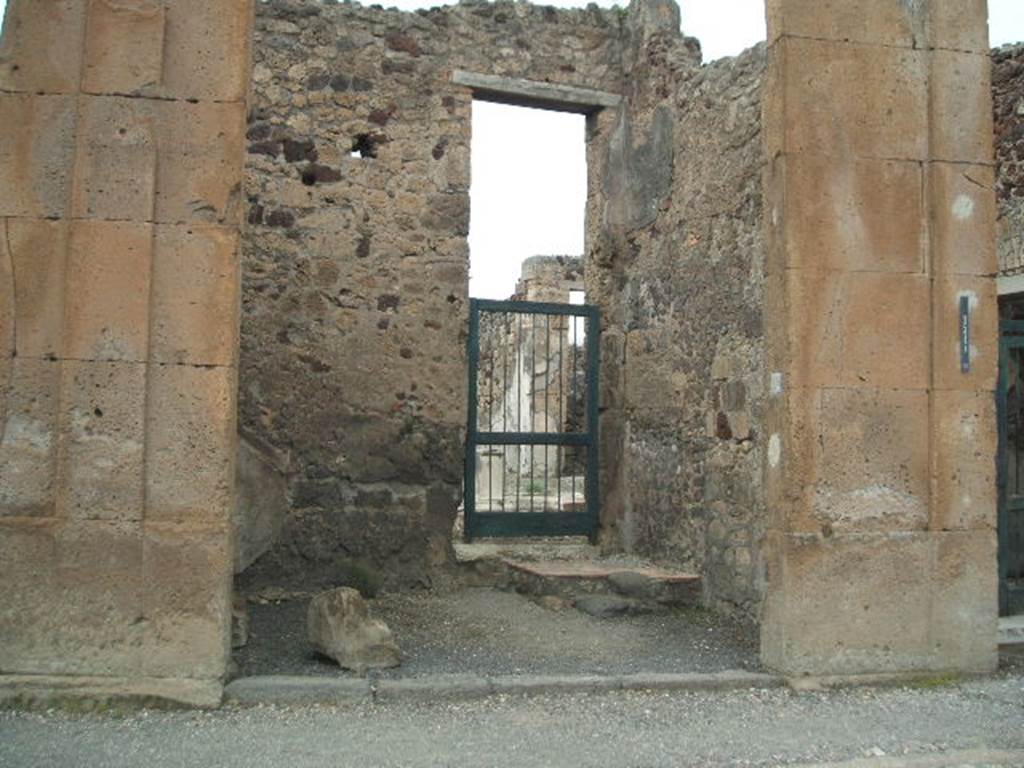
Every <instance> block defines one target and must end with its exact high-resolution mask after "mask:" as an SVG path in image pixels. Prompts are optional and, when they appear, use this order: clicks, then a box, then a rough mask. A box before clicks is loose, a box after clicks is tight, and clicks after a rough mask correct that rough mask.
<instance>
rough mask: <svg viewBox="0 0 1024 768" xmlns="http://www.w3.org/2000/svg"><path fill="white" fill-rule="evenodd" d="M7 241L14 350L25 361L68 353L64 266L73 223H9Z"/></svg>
mask: <svg viewBox="0 0 1024 768" xmlns="http://www.w3.org/2000/svg"><path fill="white" fill-rule="evenodd" d="M5 226H6V233H5V234H6V237H5V238H4V240H3V241H2V242H0V253H2V251H3V250H4V248H5V244H6V245H9V246H10V253H9V254H8V256H9V259H10V261H9V263H10V264H11V266H12V268H13V274H12V276H11V283H10V285H11V288H12V293H13V300H14V329H15V331H16V337H15V339H14V349H15V350H16V351H17V354H18V355H19V356H21V357H38V358H42V357H49V358H54V357H60V356H61V355H62V354H63V346H64V345H63V333H64V286H65V263H66V261H65V260H66V258H67V247H68V225H67V222H65V221H47V220H44V219H7V220H6V221H5V222H0V232H2V231H3V229H4V227H5Z"/></svg>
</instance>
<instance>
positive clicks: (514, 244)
mask: <svg viewBox="0 0 1024 768" xmlns="http://www.w3.org/2000/svg"><path fill="white" fill-rule="evenodd" d="M27 1H28V2H33V0H27ZM541 1H542V4H547V5H555V6H559V7H570V6H583V5H586V4H587V3H586V0H579V1H578V2H573V0H546V2H544V1H543V0H541ZM934 1H935V2H949V1H950V0H934ZM379 2H381V4H382V5H385V6H387V7H391V6H394V7H397V8H402V9H403V10H414V9H416V8H426V7H430V6H435V5H440V4H442V3H439V2H429V1H428V2H424V0H379ZM596 2H597V5H599V6H602V7H605V8H608V7H611V6H613V5H620V4H621V5H625V3H617V2H615V0H596ZM678 2H679V4H680V7H681V8H682V19H683V31H684V32H685V33H686V34H687V35H691V36H693V37H696V38H698V39H699V40H700V41H701V46H702V48H703V51H704V58H705V60H707V61H711V60H713V59H717V58H720V57H722V56H733V55H735V54H737V53H739V52H740V51H742V50H744V49H746V48H749V47H750V46H751V45H754V44H755V43H756V42H758V41H759V40H762V39H764V36H765V28H764V3H765V0H678ZM6 4H7V0H0V15H2V14H3V11H4V7H5V6H6ZM367 4H368V2H367ZM989 34H990V37H991V43H992V45H993V46H999V45H1003V44H1004V43H1010V42H1018V41H1020V40H1024V0H989ZM583 141H584V137H583V118H582V117H579V116H578V115H564V114H559V113H555V112H543V111H540V110H527V109H514V108H511V107H503V106H499V105H495V104H485V103H483V102H477V103H475V104H474V105H473V146H472V161H473V186H472V192H471V194H472V215H471V222H470V234H469V245H470V254H471V256H470V258H471V265H470V272H471V274H470V294H471V295H473V296H477V297H480V298H507V297H508V296H509V295H510V294H511V293H512V291H513V290H514V288H515V281H516V278H517V277H518V276H519V264H520V263H521V262H522V260H523V259H524V258H527V257H528V256H534V255H537V254H571V255H579V254H582V252H583V206H584V200H585V199H586V173H587V170H586V161H585V158H584V156H583Z"/></svg>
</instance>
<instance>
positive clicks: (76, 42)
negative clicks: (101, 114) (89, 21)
mask: <svg viewBox="0 0 1024 768" xmlns="http://www.w3.org/2000/svg"><path fill="white" fill-rule="evenodd" d="M2 17H3V14H2V13H0V24H4V20H3V18H2ZM84 33H85V4H84V3H82V2H81V0H46V2H38V0H35V1H33V0H10V2H8V3H7V19H6V23H5V24H4V30H3V37H2V38H0V90H3V91H27V92H32V93H67V94H72V93H75V92H76V91H77V90H78V81H79V74H80V71H81V63H82V40H83V37H84ZM0 124H2V125H4V126H5V127H7V126H9V125H12V123H9V122H7V121H6V120H0Z"/></svg>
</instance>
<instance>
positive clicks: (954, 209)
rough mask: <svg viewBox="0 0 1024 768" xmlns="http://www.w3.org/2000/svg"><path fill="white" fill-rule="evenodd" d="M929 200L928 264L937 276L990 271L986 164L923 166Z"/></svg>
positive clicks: (992, 210)
mask: <svg viewBox="0 0 1024 768" xmlns="http://www.w3.org/2000/svg"><path fill="white" fill-rule="evenodd" d="M925 169H926V173H927V179H928V190H929V194H930V195H931V217H930V226H931V245H932V255H931V265H932V270H933V271H934V272H935V273H937V274H959V275H979V276H981V275H991V274H994V273H995V272H996V261H995V251H996V246H995V239H996V199H995V178H994V171H993V169H992V168H991V167H990V166H987V165H966V164H959V163H957V164H954V163H944V162H933V163H928V164H927V165H926V166H925Z"/></svg>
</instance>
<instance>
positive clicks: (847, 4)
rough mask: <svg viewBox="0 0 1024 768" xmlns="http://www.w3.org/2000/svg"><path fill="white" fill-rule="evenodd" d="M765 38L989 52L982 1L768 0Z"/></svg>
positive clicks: (986, 10) (985, 14)
mask: <svg viewBox="0 0 1024 768" xmlns="http://www.w3.org/2000/svg"><path fill="white" fill-rule="evenodd" d="M767 10H768V40H769V41H772V42H774V41H775V40H777V39H778V38H779V37H780V36H783V35H791V36H795V37H814V38H822V39H827V40H835V41H837V42H846V41H849V42H854V43H873V44H876V45H887V46H897V47H903V48H949V49H952V50H958V51H974V52H977V53H985V54H986V55H987V54H988V9H987V7H986V1H985V0H956V2H949V1H948V0H947V2H943V0H935V1H933V2H926V3H922V4H918V5H917V6H916V8H915V7H914V5H913V4H911V3H907V2H900V1H899V0H856V1H855V2H851V0H768V9H767Z"/></svg>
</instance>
